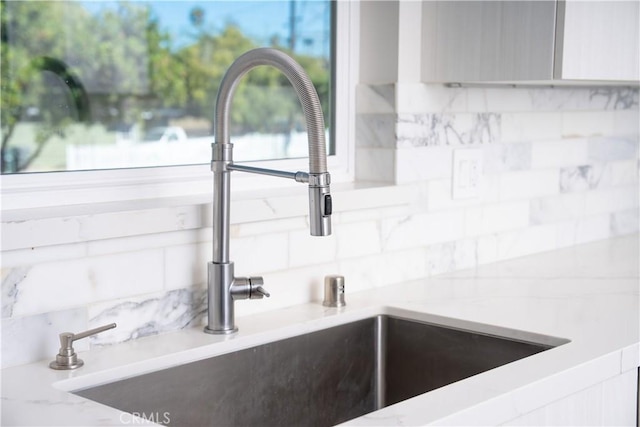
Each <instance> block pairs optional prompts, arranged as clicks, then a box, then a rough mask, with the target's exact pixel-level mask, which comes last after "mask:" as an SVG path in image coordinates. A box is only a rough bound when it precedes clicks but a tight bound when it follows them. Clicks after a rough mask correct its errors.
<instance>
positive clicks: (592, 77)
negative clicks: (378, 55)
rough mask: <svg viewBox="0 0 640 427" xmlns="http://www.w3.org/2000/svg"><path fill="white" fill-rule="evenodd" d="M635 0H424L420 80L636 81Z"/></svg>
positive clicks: (638, 14) (639, 17)
mask: <svg viewBox="0 0 640 427" xmlns="http://www.w3.org/2000/svg"><path fill="white" fill-rule="evenodd" d="M639 4H640V2H639V1H638V0H633V1H575V0H566V1H565V0H559V1H557V2H556V1H481V0H476V1H423V2H422V37H421V39H422V40H421V41H422V48H421V56H422V60H421V74H422V81H425V82H513V83H534V82H541V83H549V82H550V81H551V82H553V83H554V84H555V83H559V82H568V83H576V82H586V83H588V82H603V81H604V82H619V83H625V84H628V83H635V84H637V83H638V82H637V81H638V80H639V79H640V71H639V62H640V58H639V50H640V42H639V32H638V28H639V27H640V7H639ZM634 81H635V82H634Z"/></svg>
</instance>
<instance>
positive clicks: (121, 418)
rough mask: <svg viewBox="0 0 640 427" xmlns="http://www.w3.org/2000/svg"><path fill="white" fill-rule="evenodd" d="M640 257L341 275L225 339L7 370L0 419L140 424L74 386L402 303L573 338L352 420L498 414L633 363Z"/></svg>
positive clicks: (618, 254) (621, 246)
mask: <svg viewBox="0 0 640 427" xmlns="http://www.w3.org/2000/svg"><path fill="white" fill-rule="evenodd" d="M638 256H639V255H638V236H637V235H634V236H630V237H625V238H618V239H611V240H607V241H602V242H596V243H591V244H587V245H582V246H578V247H574V248H568V249H563V250H558V251H554V252H549V253H544V254H540V255H534V256H529V257H525V258H519V259H515V260H511V261H505V262H501V263H496V264H492V265H487V266H483V267H480V268H478V269H476V270H467V271H460V272H457V273H453V274H449V275H443V276H438V277H436V278H430V279H425V280H420V281H414V282H411V283H406V284H401V285H395V286H389V287H385V288H379V289H375V290H369V291H365V292H360V293H352V294H349V288H348V278H347V294H346V300H347V307H345V308H343V309H340V310H337V309H329V308H325V307H322V305H321V304H319V303H316V304H305V305H300V306H294V307H290V308H286V309H280V310H276V311H272V312H268V313H261V314H257V315H252V316H246V317H239V318H238V319H237V323H238V326H239V328H240V332H239V333H238V334H235V335H233V336H231V337H219V336H212V335H207V334H204V333H203V332H202V329H201V328H197V329H195V328H194V329H188V330H182V331H178V332H174V333H168V334H164V335H160V336H155V337H148V338H143V339H139V340H135V341H131V342H127V343H123V344H117V345H113V346H109V347H105V348H101V349H96V350H91V351H87V352H81V353H79V357H80V358H81V359H83V360H84V361H85V366H84V367H82V368H81V369H78V370H76V371H54V370H51V369H49V367H48V363H49V360H42V361H40V362H37V363H33V364H29V365H22V366H17V367H13V368H7V369H4V370H2V371H0V374H1V376H2V407H1V409H2V425H5V426H10V425H38V426H45V425H46V426H53V425H82V426H98V425H100V426H102V425H104V426H106V425H132V424H135V425H142V424H144V422H143V421H144V420H139V419H135V420H134V419H132V418H131V415H129V414H126V413H123V412H121V411H119V410H116V409H113V408H109V407H107V406H104V405H101V404H98V403H95V402H92V401H89V400H86V399H84V398H81V397H79V396H76V395H73V394H71V393H69V390H77V389H81V388H86V387H89V386H92V385H97V384H102V383H106V382H111V381H114V380H117V379H121V378H125V377H130V376H133V375H137V374H140V373H146V372H151V371H154V370H157V369H161V368H165V367H170V366H175V365H178V364H182V363H186V362H190V361H195V360H199V359H203V358H206V357H210V356H213V355H217V354H222V353H227V352H229V351H234V350H237V349H241V348H247V347H251V346H254V345H258V344H262V343H265V342H269V341H273V340H277V339H281V338H286V337H290V336H293V335H298V334H302V333H306V332H310V331H314V330H318V329H324V328H326V327H330V326H335V325H338V324H342V323H345V322H349V321H353V320H358V319H362V318H366V317H370V316H372V315H375V314H385V313H388V314H398V315H403V314H405V313H407V311H408V312H412V313H414V315H413V316H414V317H415V316H418V317H420V318H422V319H424V320H428V321H432V322H435V323H442V324H444V325H450V326H455V327H463V328H465V327H466V328H468V327H471V328H472V329H475V330H478V331H480V332H487V333H496V334H502V333H507V334H516V335H518V334H520V332H517V331H523V332H525V333H524V334H522V335H521V336H527V334H539V335H542V336H549V337H556V338H562V339H568V340H570V342H569V343H567V344H564V345H561V346H559V347H556V348H554V349H551V350H548V351H545V352H542V353H539V354H536V355H534V356H531V357H528V358H525V359H521V360H519V361H516V362H513V363H510V364H507V365H504V366H501V367H499V368H496V369H493V370H490V371H487V372H484V373H482V374H479V375H476V376H473V377H470V378H468V379H465V380H462V381H459V382H457V383H454V384H450V385H448V386H445V387H442V388H440V389H437V390H434V391H432V392H429V393H426V394H423V395H420V396H417V397H415V398H412V399H408V400H406V401H404V402H400V403H398V404H396V405H392V406H389V407H387V408H384V409H382V410H379V411H376V412H373V413H371V414H368V415H365V416H362V417H360V418H357V419H355V420H352V421H350V422H348V423H347V424H350V425H425V424H438V425H460V424H491V425H495V424H501V423H504V422H507V421H509V420H512V419H514V418H516V417H518V416H520V415H523V414H526V413H528V412H531V411H533V410H535V409H537V408H540V407H542V406H544V405H546V404H549V403H551V402H554V401H556V400H558V399H561V398H563V397H566V396H569V395H571V394H573V393H576V392H578V391H580V390H583V389H585V388H587V387H590V386H592V385H595V384H599V383H601V382H603V381H605V380H607V379H610V378H614V377H616V376H618V375H621V374H623V373H625V372H628V371H631V370H635V369H636V368H637V367H638V366H639V365H640V362H639V352H640V347H639V328H640V327H639V311H638V310H639V309H638V306H639V304H638V300H639V296H640V295H639V286H638V278H639V272H638V269H639V258H638ZM505 328H506V329H508V330H515V331H516V332H513V331H511V332H509V331H506V329H505ZM51 356H52V358H53V356H54V355H51Z"/></svg>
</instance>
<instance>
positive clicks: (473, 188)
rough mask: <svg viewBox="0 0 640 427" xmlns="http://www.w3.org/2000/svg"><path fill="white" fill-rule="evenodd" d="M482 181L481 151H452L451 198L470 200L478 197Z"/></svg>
mask: <svg viewBox="0 0 640 427" xmlns="http://www.w3.org/2000/svg"><path fill="white" fill-rule="evenodd" d="M481 181H482V149H480V148H464V149H459V150H454V151H453V179H452V187H451V190H452V197H453V198H454V199H471V198H474V197H479V196H480V184H481Z"/></svg>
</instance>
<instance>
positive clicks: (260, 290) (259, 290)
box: [249, 285, 271, 299]
mask: <svg viewBox="0 0 640 427" xmlns="http://www.w3.org/2000/svg"><path fill="white" fill-rule="evenodd" d="M254 295H255V296H254ZM270 296H271V294H270V293H269V292H267V290H266V289H265V288H264V287H263V286H262V285H258V286H256V287H255V288H252V292H251V296H250V297H249V298H251V299H256V298H262V297H267V298H269V297H270Z"/></svg>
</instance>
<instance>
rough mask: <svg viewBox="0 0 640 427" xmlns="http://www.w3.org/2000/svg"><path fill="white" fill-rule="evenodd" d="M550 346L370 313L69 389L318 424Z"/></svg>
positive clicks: (204, 418) (248, 420) (243, 418)
mask: <svg viewBox="0 0 640 427" xmlns="http://www.w3.org/2000/svg"><path fill="white" fill-rule="evenodd" d="M552 347H553V345H549V344H548V343H545V344H540V343H534V342H526V341H522V340H514V339H510V338H504V337H498V336H491V335H486V334H481V333H477V332H472V331H467V330H460V329H454V328H449V327H443V326H439V325H435V324H429V323H425V322H421V321H415V320H408V319H403V318H399V317H394V316H389V315H379V316H375V317H371V318H367V319H364V320H359V321H355V322H352V323H347V324H343V325H340V326H335V327H331V328H328V329H324V330H320V331H316V332H311V333H307V334H305V335H300V336H295V337H292V338H287V339H283V340H280V341H275V342H271V343H267V344H262V345H259V346H256V347H251V348H247V349H243V350H239V351H235V352H233V353H228V354H223V355H220V356H215V357H211V358H208V359H204V360H199V361H195V362H191V363H187V364H184V365H180V366H175V367H171V368H167V369H164V370H160V371H156V372H151V373H147V374H143V375H139V376H136V377H131V378H127V379H124V380H120V381H116V382H112V383H109V384H103V385H100V386H97V387H92V388H87V389H84V390H77V391H74V393H75V394H77V395H80V396H83V397H86V398H88V399H91V400H94V401H97V402H100V403H103V404H105V405H108V406H112V407H114V408H117V409H120V410H122V411H125V412H130V413H137V414H156V415H157V414H160V416H162V417H163V419H164V422H163V423H164V424H167V421H170V422H169V424H172V425H177V426H231V425H237V426H254V425H255V426H267V425H274V426H275V425H278V426H285V425H288V426H292V425H295V426H303V425H310V426H328V425H334V424H337V423H340V422H344V421H347V420H350V419H352V418H356V417H358V416H361V415H364V414H366V413H369V412H372V411H375V410H377V409H380V408H383V407H385V406H388V405H392V404H394V403H397V402H400V401H402V400H405V399H409V398H411V397H414V396H417V395H419V394H422V393H426V392H428V391H430V390H434V389H436V388H438V387H442V386H445V385H447V384H450V383H453V382H455V381H459V380H462V379H464V378H467V377H470V376H472V375H476V374H479V373H481V372H484V371H487V370H489V369H493V368H496V367H498V366H501V365H504V364H506V363H509V362H512V361H515V360H518V359H521V358H524V357H527V356H531V355H533V354H536V353H539V352H542V351H545V350H547V349H549V348H552Z"/></svg>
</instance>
